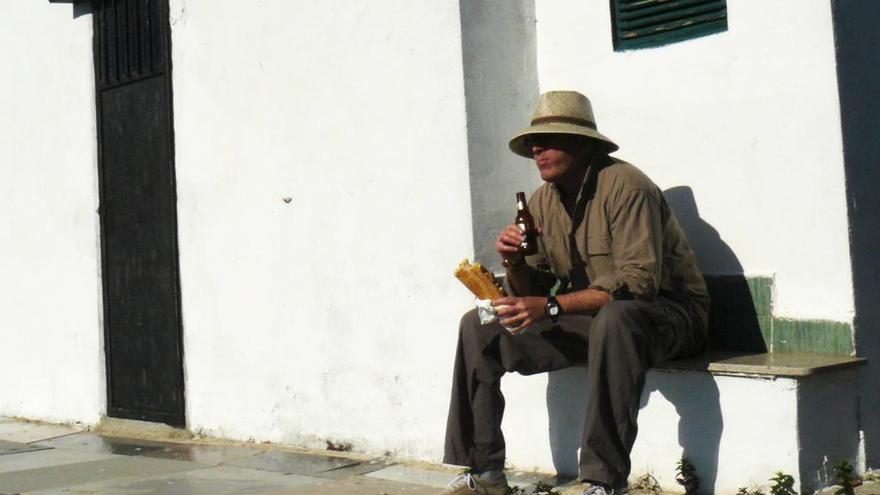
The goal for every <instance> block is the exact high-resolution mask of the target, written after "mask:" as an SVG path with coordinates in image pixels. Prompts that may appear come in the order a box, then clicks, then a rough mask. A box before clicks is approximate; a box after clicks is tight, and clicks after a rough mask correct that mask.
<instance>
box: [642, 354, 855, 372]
mask: <svg viewBox="0 0 880 495" xmlns="http://www.w3.org/2000/svg"><path fill="white" fill-rule="evenodd" d="M866 362H867V359H865V358H860V357H853V356H834V355H830V354H813V353H798V352H792V353H779V352H777V353H762V354H746V353H736V352H723V351H710V352H706V353H703V354H700V355H699V356H696V357H693V358H688V359H675V360H672V361H666V362H664V363H661V364H658V365H656V366H655V367H654V369H657V370H659V371H663V370H681V371H708V372H709V373H712V374H716V375H750V376H766V377H790V378H798V377H805V376H810V375H815V374H818V373H825V372H828V371H834V370H840V369H844V368H850V367H853V366H859V365H863V364H865V363H866Z"/></svg>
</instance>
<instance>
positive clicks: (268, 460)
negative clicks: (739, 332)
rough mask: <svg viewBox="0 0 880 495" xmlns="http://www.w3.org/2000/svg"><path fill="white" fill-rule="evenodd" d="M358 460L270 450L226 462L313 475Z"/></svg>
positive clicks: (346, 465)
mask: <svg viewBox="0 0 880 495" xmlns="http://www.w3.org/2000/svg"><path fill="white" fill-rule="evenodd" d="M359 462H360V461H358V460H356V459H349V458H346V457H336V456H329V455H311V454H300V453H297V452H282V451H271V452H264V453H262V454H257V455H255V456H250V457H243V458H241V459H235V460H233V461H230V462H228V463H226V464H227V465H230V466H240V467H246V468H251V469H260V470H263V471H272V472H275V473H284V474H301V475H305V476H313V475H316V474H318V473H323V472H326V471H331V470H333V469H340V468H344V467H348V466H354V465H355V464H358V463H359Z"/></svg>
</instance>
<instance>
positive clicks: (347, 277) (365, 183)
mask: <svg viewBox="0 0 880 495" xmlns="http://www.w3.org/2000/svg"><path fill="white" fill-rule="evenodd" d="M171 3H172V9H171V10H172V12H171V17H172V19H171V22H172V33H173V38H172V39H173V62H174V90H175V94H174V98H175V136H176V147H177V162H176V166H177V179H178V200H179V210H178V212H179V226H180V227H179V229H180V255H181V261H180V266H181V286H182V302H183V308H184V309H183V326H184V348H185V372H186V389H187V410H188V413H187V414H188V425H189V427H190V428H191V429H193V430H195V431H202V432H205V433H208V434H213V435H222V436H226V437H233V438H253V439H255V440H259V441H263V440H269V441H277V442H287V443H294V444H298V445H313V446H318V447H323V446H324V443H323V441H324V440H344V441H349V442H352V443H353V444H354V448H355V450H360V451H364V450H368V451H373V452H375V451H378V452H380V453H381V452H382V451H384V450H392V451H394V452H396V453H397V454H401V455H405V456H415V457H423V458H430V459H434V460H437V459H438V457H439V452H440V450H441V448H442V445H441V444H442V439H443V431H444V427H445V418H446V412H447V407H448V394H449V386H450V379H451V370H452V359H453V353H454V350H455V339H456V338H457V336H456V329H457V326H458V319H459V316H460V315H461V313H462V312H464V311H465V310H466V309H467V308H468V306H469V305H470V304H471V299H470V297H469V296H468V293H467V292H466V290H465V289H464V288H463V287H461V286H460V284H459V282H458V281H456V280H455V279H454V278H453V277H452V271H453V269H454V268H455V266H456V264H457V263H458V262H459V261H460V259H461V258H463V257H465V256H472V255H473V247H472V243H471V239H472V238H471V221H470V218H471V212H470V206H469V205H470V201H469V185H468V166H467V134H466V119H465V100H464V85H463V76H462V55H461V53H462V52H461V36H460V19H459V15H458V13H459V9H458V2H457V1H452V0H444V1H439V2H409V1H403V0H401V1H391V2H381V3H364V2H354V1H338V0H337V1H329V2H319V3H316V2H305V1H288V0H266V1H262V2H256V3H251V4H249V5H248V6H247V8H246V9H245V8H244V7H242V5H241V2H237V1H233V0H222V1H213V2H187V1H183V0H174V1H172V2H171ZM284 198H289V199H290V202H289V203H287V202H285V201H284Z"/></svg>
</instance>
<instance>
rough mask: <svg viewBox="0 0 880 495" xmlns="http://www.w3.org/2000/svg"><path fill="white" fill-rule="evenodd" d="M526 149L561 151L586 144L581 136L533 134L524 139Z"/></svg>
mask: <svg viewBox="0 0 880 495" xmlns="http://www.w3.org/2000/svg"><path fill="white" fill-rule="evenodd" d="M523 144H525V145H526V148H529V149H531V148H533V147H535V146H537V147H538V148H545V149H546V148H553V149H559V150H570V149H574V148H577V147H580V146H582V145H583V144H584V139H583V138H581V137H579V136H572V135H570V134H532V135H531V136H526V137H525V138H524V139H523Z"/></svg>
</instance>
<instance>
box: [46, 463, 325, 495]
mask: <svg viewBox="0 0 880 495" xmlns="http://www.w3.org/2000/svg"><path fill="white" fill-rule="evenodd" d="M320 482H321V480H319V479H315V478H309V477H307V476H298V475H284V474H279V473H271V472H268V471H260V470H256V469H246V468H240V467H233V466H215V467H209V468H204V469H198V470H194V471H186V472H181V473H174V474H168V475H161V476H154V477H128V478H116V479H110V480H104V481H98V482H93V483H85V484H81V485H77V486H70V487H65V488H55V489H49V490H39V491H33V492H30V494H31V495H62V494H65V495H68V494H76V495H84V494H89V495H147V494H156V495H159V494H161V495H233V494H242V495H262V494H274V493H288V490H290V489H292V488H294V487H298V486H304V485H314V484H315V483H320ZM313 493H314V492H313Z"/></svg>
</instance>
